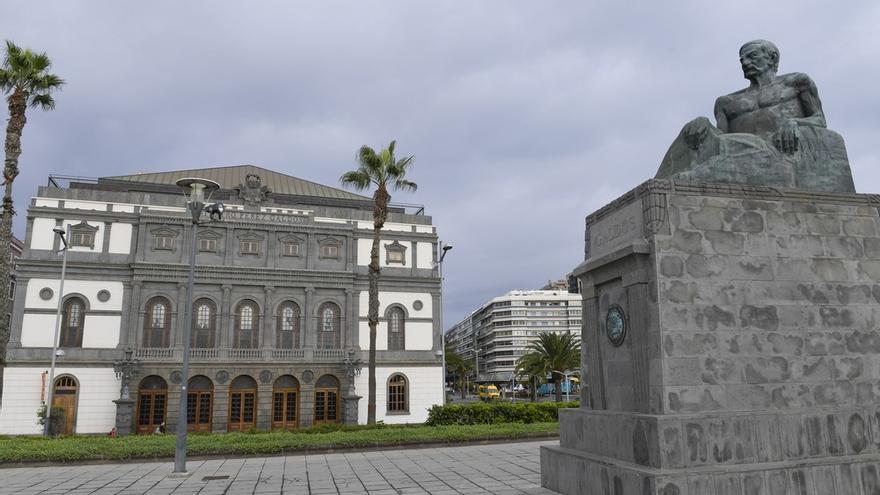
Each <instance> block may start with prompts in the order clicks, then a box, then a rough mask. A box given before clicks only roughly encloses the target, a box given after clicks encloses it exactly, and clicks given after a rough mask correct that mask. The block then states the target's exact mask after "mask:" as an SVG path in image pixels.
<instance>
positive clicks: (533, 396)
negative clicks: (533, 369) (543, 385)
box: [529, 376, 538, 402]
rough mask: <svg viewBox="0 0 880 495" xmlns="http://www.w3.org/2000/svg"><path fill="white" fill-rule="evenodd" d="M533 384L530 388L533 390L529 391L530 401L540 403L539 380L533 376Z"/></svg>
mask: <svg viewBox="0 0 880 495" xmlns="http://www.w3.org/2000/svg"><path fill="white" fill-rule="evenodd" d="M531 382H532V386H531V387H529V388H530V389H531V390H529V399H531V401H532V402H538V379H537V378H535V377H534V376H533V377H532V378H531Z"/></svg>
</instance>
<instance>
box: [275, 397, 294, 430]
mask: <svg viewBox="0 0 880 495" xmlns="http://www.w3.org/2000/svg"><path fill="white" fill-rule="evenodd" d="M298 411H299V408H298V404H297V390H296V389H295V388H283V389H277V388H276V389H275V390H274V391H273V394H272V428H276V429H282V430H295V429H296V428H297V427H298V426H299V419H298V417H299V414H298Z"/></svg>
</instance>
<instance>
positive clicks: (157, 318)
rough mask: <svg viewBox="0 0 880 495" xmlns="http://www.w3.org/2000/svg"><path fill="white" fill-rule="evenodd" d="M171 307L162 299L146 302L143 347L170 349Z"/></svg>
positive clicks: (156, 298)
mask: <svg viewBox="0 0 880 495" xmlns="http://www.w3.org/2000/svg"><path fill="white" fill-rule="evenodd" d="M170 330H171V305H170V303H169V302H168V299H165V298H164V297H154V298H152V299H150V300H149V301H147V306H146V311H145V312H144V347H170V345H171V339H170Z"/></svg>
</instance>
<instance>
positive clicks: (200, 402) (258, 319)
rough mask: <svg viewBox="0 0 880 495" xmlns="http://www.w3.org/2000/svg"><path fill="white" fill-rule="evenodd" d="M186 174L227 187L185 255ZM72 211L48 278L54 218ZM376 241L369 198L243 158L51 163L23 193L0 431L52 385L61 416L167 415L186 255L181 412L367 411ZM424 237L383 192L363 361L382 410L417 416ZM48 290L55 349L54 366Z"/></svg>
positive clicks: (211, 417) (431, 382) (303, 416)
mask: <svg viewBox="0 0 880 495" xmlns="http://www.w3.org/2000/svg"><path fill="white" fill-rule="evenodd" d="M183 177H202V178H206V179H210V180H213V181H215V182H217V183H219V184H220V185H221V189H220V190H219V191H217V192H216V193H215V194H214V196H213V198H212V199H211V200H212V201H218V200H219V201H222V202H223V203H224V204H225V205H226V209H225V212H224V214H223V218H222V219H221V220H213V221H210V222H207V223H204V224H203V225H200V226H199V229H198V237H197V239H195V242H196V251H197V254H196V256H195V260H190V259H189V256H190V255H189V253H190V246H191V242H192V241H193V239H192V230H193V229H192V225H191V221H190V217H189V213H188V212H187V211H186V210H185V198H184V196H183V195H182V193H181V192H180V190H179V189H178V188H177V187H176V186H175V182H176V181H177V180H178V179H180V178H183ZM205 220H207V217H205ZM68 226H69V228H70V230H69V231H70V238H69V241H70V247H69V251H68V267H67V275H66V277H65V282H64V294H58V289H59V283H60V265H61V259H60V258H61V257H60V256H59V255H58V254H57V253H58V251H59V248H60V247H61V245H60V238H59V236H58V235H56V234H54V233H53V228H56V227H63V228H67V227H68ZM371 242H372V200H371V199H370V198H367V197H364V196H360V195H356V194H352V193H350V192H347V191H343V190H340V189H336V188H331V187H327V186H323V185H320V184H315V183H312V182H308V181H304V180H301V179H297V178H295V177H291V176H287V175H284V174H280V173H277V172H273V171H269V170H266V169H262V168H259V167H255V166H251V165H245V166H236V167H222V168H211V169H198V170H182V171H175V172H167V173H149V174H138V175H132V176H117V177H106V178H101V179H97V180H90V181H84V180H74V181H71V182H69V183H68V184H62V183H60V181H58V180H54V179H51V178H50V182H49V185H47V186H46V187H41V188H40V189H39V191H38V193H37V196H36V197H35V198H33V199H32V201H31V204H30V208H29V209H28V219H27V232H26V238H25V241H24V244H25V248H24V252H23V254H22V256H21V258H20V260H19V263H18V271H17V284H16V297H15V303H14V309H13V314H12V321H13V328H12V338H11V340H10V344H9V350H8V366H7V368H6V370H5V374H4V385H5V386H4V387H3V400H2V407H0V433H2V434H27V433H38V432H39V431H40V429H39V428H40V427H39V426H37V424H36V415H35V414H36V411H37V409H38V408H39V407H40V404H41V403H42V402H43V401H45V400H46V397H47V388H48V387H49V386H53V387H54V400H53V403H54V404H55V405H57V406H59V407H62V408H64V409H65V414H64V417H65V419H66V422H65V427H64V431H65V432H67V433H72V432H75V433H104V432H108V431H110V430H111V429H112V428H113V427H114V426H118V427H120V429H122V428H123V427H125V426H130V427H131V428H132V429H133V430H134V431H137V432H140V433H150V432H153V431H155V430H156V429H157V428H159V427H160V425H162V424H163V423H167V427H168V430H169V431H173V430H174V426H175V424H176V421H177V415H178V404H179V400H180V395H179V394H180V385H181V383H182V381H183V379H184V377H182V376H181V370H180V368H181V365H182V358H183V349H184V335H185V332H186V329H187V321H186V317H185V314H186V309H187V308H186V281H187V274H188V269H189V265H190V263H191V262H193V263H194V265H195V289H194V293H193V298H192V300H193V302H192V306H191V315H192V321H191V324H192V334H191V336H190V343H191V351H190V376H189V377H188V382H187V385H188V387H187V390H188V411H187V416H188V427H189V429H190V430H194V431H214V432H224V431H233V430H250V429H269V428H285V429H291V428H298V427H307V426H312V425H316V424H322V423H333V422H348V423H356V422H361V423H363V422H365V421H366V409H367V400H366V390H367V372H366V359H367V350H368V348H369V330H368V326H367V321H366V316H367V289H368V286H367V284H368V281H367V265H368V263H369V256H370V247H371ZM436 247H437V233H436V229H435V227H434V226H433V225H431V218H430V217H429V216H426V215H425V214H424V211H423V209H420V210H419V211H416V212H408V211H406V210H404V209H402V208H392V210H391V212H390V214H389V219H388V223H386V225H385V228H384V229H383V233H382V238H381V250H380V263H381V265H382V278H381V281H380V294H379V299H380V324H379V328H378V339H377V366H376V372H377V375H376V382H377V419H378V420H382V421H385V422H386V423H419V422H422V421H424V419H425V418H426V417H427V409H428V408H430V406H431V405H433V404H435V403H440V402H441V401H442V395H441V394H442V377H441V362H440V357H439V356H440V348H441V344H440V342H441V338H440V337H441V333H440V332H441V329H440V327H439V321H440V319H439V314H438V311H439V307H440V304H439V299H440V280H439V276H438V272H437V269H436V267H435V259H436ZM59 298H61V301H60V302H61V306H62V317H61V328H60V338H59V348H60V350H61V351H63V355H62V356H59V358H58V362H57V365H56V371H55V377H56V378H55V380H54V383H52V384H49V383H48V376H47V375H48V374H47V371H48V369H49V362H50V358H51V353H52V344H53V337H54V328H55V313H56V308H57V306H58V304H59ZM126 349H131V350H132V353H131V355H132V357H133V358H134V359H135V360H137V361H139V372H138V374H137V377H136V378H135V379H134V380H133V381H132V383H131V384H130V387H129V388H130V396H131V399H132V401H133V409H132V411H131V412H132V414H131V416H133V417H125V415H122V416H121V417H117V404H116V403H115V402H114V401H117V402H118V399H120V394H121V390H120V385H121V384H120V380H119V378H117V375H116V373H115V372H114V368H113V362H114V361H115V360H119V359H122V357H123V354H124V351H125V350H126ZM358 360H360V362H361V365H362V367H363V372H362V373H359V372H357V367H358V366H357V362H358ZM346 362H349V363H354V364H346ZM360 396H363V398H362V399H360ZM359 399H360V400H359ZM120 423H121V424H120Z"/></svg>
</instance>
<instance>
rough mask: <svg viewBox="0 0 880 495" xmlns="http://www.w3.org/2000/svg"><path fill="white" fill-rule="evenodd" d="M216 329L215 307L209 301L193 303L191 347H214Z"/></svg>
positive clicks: (201, 300) (212, 302)
mask: <svg viewBox="0 0 880 495" xmlns="http://www.w3.org/2000/svg"><path fill="white" fill-rule="evenodd" d="M216 328H217V306H216V305H215V304H214V301H212V300H210V299H204V298H203V299H199V300H197V301H196V302H194V303H193V328H192V346H193V347H195V348H198V349H205V348H211V347H214V346H215V345H216V340H215V339H214V334H215V330H216Z"/></svg>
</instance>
